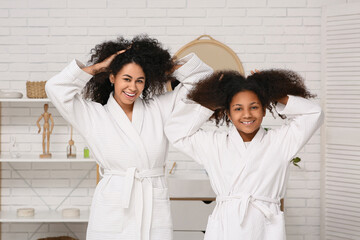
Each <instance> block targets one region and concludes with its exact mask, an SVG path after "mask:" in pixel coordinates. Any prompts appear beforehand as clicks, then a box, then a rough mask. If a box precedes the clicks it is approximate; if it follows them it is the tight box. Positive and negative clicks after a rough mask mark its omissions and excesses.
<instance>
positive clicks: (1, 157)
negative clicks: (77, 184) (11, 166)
mask: <svg viewBox="0 0 360 240" xmlns="http://www.w3.org/2000/svg"><path fill="white" fill-rule="evenodd" d="M0 162H9V163H15V162H43V163H59V162H69V163H72V162H84V163H91V162H93V163H95V160H94V159H93V158H66V157H65V154H63V155H53V156H52V158H40V157H39V155H34V154H31V155H30V154H29V155H21V156H20V157H19V158H12V157H11V156H10V155H9V154H0Z"/></svg>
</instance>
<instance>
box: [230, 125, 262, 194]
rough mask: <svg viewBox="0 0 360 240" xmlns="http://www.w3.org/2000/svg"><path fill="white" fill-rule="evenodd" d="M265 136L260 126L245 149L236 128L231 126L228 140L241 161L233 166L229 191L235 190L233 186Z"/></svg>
mask: <svg viewBox="0 0 360 240" xmlns="http://www.w3.org/2000/svg"><path fill="white" fill-rule="evenodd" d="M265 134H266V131H265V130H264V129H263V128H262V127H261V126H260V129H259V131H258V132H257V133H256V135H255V136H254V138H253V139H252V140H251V142H250V144H249V145H248V146H247V147H246V146H245V143H244V141H243V139H242V137H241V136H240V134H239V132H238V131H237V129H236V127H235V126H233V127H232V128H231V129H230V133H229V138H230V141H231V142H232V144H233V145H234V146H235V148H236V150H237V151H238V152H239V154H240V156H241V158H242V160H243V161H238V162H237V164H236V165H235V166H234V168H235V171H234V174H233V176H232V177H231V183H230V184H231V185H232V188H231V191H232V190H233V189H234V188H235V184H236V183H238V182H239V179H240V177H241V174H242V172H243V170H244V168H245V167H246V166H247V165H249V162H248V161H249V160H250V161H251V154H252V153H254V151H256V146H259V143H260V141H261V139H262V138H263V137H264V135H265Z"/></svg>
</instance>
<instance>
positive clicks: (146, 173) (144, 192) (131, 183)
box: [104, 167, 164, 240]
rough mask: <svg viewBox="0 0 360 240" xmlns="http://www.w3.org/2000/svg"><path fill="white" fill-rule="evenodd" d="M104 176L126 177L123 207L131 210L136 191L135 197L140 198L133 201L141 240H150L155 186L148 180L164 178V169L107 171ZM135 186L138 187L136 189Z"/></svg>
mask: <svg viewBox="0 0 360 240" xmlns="http://www.w3.org/2000/svg"><path fill="white" fill-rule="evenodd" d="M104 175H105V176H106V175H118V176H124V177H125V184H124V195H123V196H122V199H121V206H122V207H123V208H129V206H130V201H131V195H132V192H133V191H136V192H135V195H136V196H138V197H137V198H135V199H134V200H133V201H134V204H135V206H136V207H135V214H136V220H137V224H138V226H139V231H140V233H141V237H140V239H141V240H149V239H150V229H151V219H152V211H153V185H152V182H151V181H150V180H149V179H147V178H152V177H161V176H164V169H163V168H153V169H145V170H138V169H137V168H135V167H132V168H128V169H127V170H126V171H119V170H108V169H105V170H104ZM143 180H145V181H143ZM135 185H138V186H137V187H135ZM146 206H147V207H146Z"/></svg>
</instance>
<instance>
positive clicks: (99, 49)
mask: <svg viewBox="0 0 360 240" xmlns="http://www.w3.org/2000/svg"><path fill="white" fill-rule="evenodd" d="M124 49H127V50H126V51H125V52H124V53H122V54H119V55H117V56H116V57H115V58H114V60H113V61H112V62H111V64H110V66H109V68H107V69H101V72H98V73H95V75H94V76H93V77H92V78H91V79H90V81H89V82H88V83H87V84H86V86H85V88H84V92H83V93H84V97H85V98H87V99H91V100H93V101H95V102H98V103H101V104H102V105H105V104H106V103H107V101H108V98H109V94H110V93H111V92H112V91H114V87H113V86H111V83H110V80H109V76H110V74H113V75H116V74H117V73H118V72H119V71H120V70H121V69H122V67H123V66H125V65H126V64H128V63H136V64H138V65H139V66H140V67H141V68H142V69H143V71H144V73H145V87H144V90H143V92H142V98H143V99H144V100H145V101H147V100H148V99H149V98H150V97H151V96H153V95H155V94H161V93H163V92H164V84H165V83H166V82H167V81H168V80H172V77H171V76H170V74H171V73H170V72H171V70H172V69H173V67H174V62H173V60H172V58H171V56H170V53H169V52H168V50H165V49H163V48H162V46H161V44H160V43H159V42H158V41H157V40H156V39H153V38H149V37H148V36H147V35H139V36H136V37H134V38H133V39H132V40H127V39H125V38H123V37H118V38H117V39H116V40H114V41H107V42H104V43H101V44H98V45H96V46H95V48H93V49H92V50H91V58H90V60H89V62H88V63H89V64H96V63H100V62H102V61H103V60H105V59H106V58H107V57H109V56H111V55H113V54H114V53H117V52H118V51H120V50H124Z"/></svg>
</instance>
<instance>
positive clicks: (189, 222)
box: [171, 200, 216, 239]
mask: <svg viewBox="0 0 360 240" xmlns="http://www.w3.org/2000/svg"><path fill="white" fill-rule="evenodd" d="M215 204H216V202H215V201H213V202H211V203H210V204H206V203H204V202H203V201H183V200H173V201H171V214H172V218H173V224H174V230H192V231H205V229H206V225H207V220H208V217H209V215H210V214H211V213H212V211H213V209H214V207H215ZM184 239H186V238H184Z"/></svg>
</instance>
